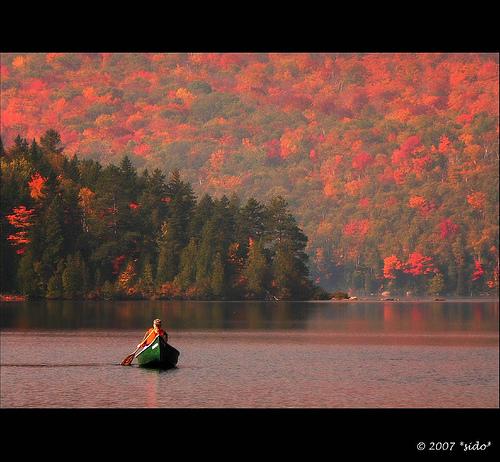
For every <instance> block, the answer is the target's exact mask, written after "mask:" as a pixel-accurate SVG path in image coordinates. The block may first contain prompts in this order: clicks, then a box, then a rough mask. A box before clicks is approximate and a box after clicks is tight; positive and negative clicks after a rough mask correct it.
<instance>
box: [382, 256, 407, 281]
mask: <svg viewBox="0 0 500 462" xmlns="http://www.w3.org/2000/svg"><path fill="white" fill-rule="evenodd" d="M402 268H403V264H402V263H401V261H400V260H399V259H398V257H396V255H391V256H389V257H386V258H384V278H385V279H396V274H395V272H396V271H399V270H401V269H402Z"/></svg>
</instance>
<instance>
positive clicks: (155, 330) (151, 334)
mask: <svg viewBox="0 0 500 462" xmlns="http://www.w3.org/2000/svg"><path fill="white" fill-rule="evenodd" d="M157 335H159V336H160V337H161V338H162V339H163V340H164V341H165V343H168V334H167V333H166V332H165V331H164V330H163V329H162V328H161V319H155V320H154V321H153V327H151V328H149V329H148V330H147V331H146V333H145V334H144V338H143V339H142V341H141V343H139V344H138V345H137V348H142V347H144V346H146V345H149V344H150V343H151V342H152V341H153V340H154V339H155V338H156V336H157Z"/></svg>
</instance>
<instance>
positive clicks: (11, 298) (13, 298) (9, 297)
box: [0, 294, 500, 304]
mask: <svg viewBox="0 0 500 462" xmlns="http://www.w3.org/2000/svg"><path fill="white" fill-rule="evenodd" d="M41 301H47V302H152V301H154V302H158V301H159V302H191V303H192V302H199V303H210V302H212V303H280V302H281V303H292V302H293V303H298V302H300V303H334V304H338V303H349V304H356V303H375V302H379V303H410V302H411V303H430V302H436V303H443V302H445V303H446V302H471V301H484V302H495V303H498V302H499V301H500V299H499V297H498V296H494V295H491V296H486V295H485V296H468V297H466V296H463V297H458V296H453V297H439V298H433V297H425V296H422V297H401V298H390V299H387V298H386V299H383V298H377V297H374V296H372V297H356V298H355V299H354V298H352V299H340V300H339V299H328V300H314V299H310V300H245V299H242V300H190V299H161V298H155V299H148V298H140V299H139V298H130V299H126V298H124V299H112V300H105V299H96V298H92V299H87V298H78V299H64V298H58V299H47V298H39V299H29V298H28V297H26V296H25V295H17V294H0V303H15V302H17V303H19V302H41Z"/></svg>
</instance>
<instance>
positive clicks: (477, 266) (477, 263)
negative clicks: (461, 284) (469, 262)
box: [472, 259, 484, 281]
mask: <svg viewBox="0 0 500 462" xmlns="http://www.w3.org/2000/svg"><path fill="white" fill-rule="evenodd" d="M483 275H484V268H483V265H482V264H481V260H480V259H474V272H473V273H472V280H473V281H477V280H478V279H480V278H482V277H483Z"/></svg>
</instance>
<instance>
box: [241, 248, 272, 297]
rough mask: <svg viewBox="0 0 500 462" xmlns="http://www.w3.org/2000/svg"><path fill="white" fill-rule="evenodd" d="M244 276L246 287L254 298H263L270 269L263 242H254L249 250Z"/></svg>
mask: <svg viewBox="0 0 500 462" xmlns="http://www.w3.org/2000/svg"><path fill="white" fill-rule="evenodd" d="M243 275H244V277H245V278H246V280H247V283H246V287H247V290H248V291H249V292H250V296H251V297H252V298H254V297H256V298H261V297H262V296H263V295H264V294H265V292H266V286H267V284H268V277H269V268H268V263H267V259H266V256H265V254H264V248H263V245H262V241H261V240H259V241H253V243H252V244H251V245H250V247H249V250H248V260H247V262H246V266H245V269H244V271H243Z"/></svg>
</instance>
